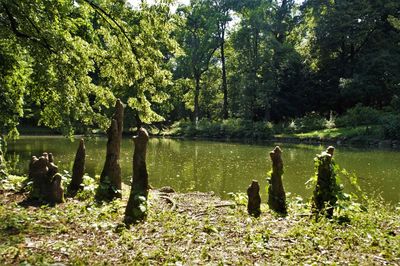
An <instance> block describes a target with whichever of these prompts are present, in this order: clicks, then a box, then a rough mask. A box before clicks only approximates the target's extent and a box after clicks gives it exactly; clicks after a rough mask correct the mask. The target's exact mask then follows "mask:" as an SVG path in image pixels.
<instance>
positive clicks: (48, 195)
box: [28, 153, 64, 204]
mask: <svg viewBox="0 0 400 266" xmlns="http://www.w3.org/2000/svg"><path fill="white" fill-rule="evenodd" d="M57 172H58V167H57V166H56V165H55V164H54V159H53V155H52V154H51V153H49V154H48V153H43V155H42V156H41V157H39V158H37V157H36V156H32V160H31V163H30V165H29V177H28V178H29V180H30V181H32V192H31V195H30V197H31V198H32V199H40V200H43V201H45V202H48V203H51V204H54V203H61V202H64V190H63V188H62V186H61V175H60V174H58V173H57Z"/></svg>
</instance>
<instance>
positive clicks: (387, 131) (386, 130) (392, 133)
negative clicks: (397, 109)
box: [382, 114, 400, 140]
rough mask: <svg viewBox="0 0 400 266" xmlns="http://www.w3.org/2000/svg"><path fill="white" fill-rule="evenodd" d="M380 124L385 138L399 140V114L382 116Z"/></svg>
mask: <svg viewBox="0 0 400 266" xmlns="http://www.w3.org/2000/svg"><path fill="white" fill-rule="evenodd" d="M382 126H383V134H384V137H385V138H387V139H396V140H400V115H398V114H392V115H386V116H385V117H383V118H382Z"/></svg>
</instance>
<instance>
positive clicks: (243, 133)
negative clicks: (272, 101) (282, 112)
mask: <svg viewBox="0 0 400 266" xmlns="http://www.w3.org/2000/svg"><path fill="white" fill-rule="evenodd" d="M176 126H178V127H179V130H178V134H180V135H183V136H187V137H204V138H255V139H268V138H271V137H272V135H273V133H274V132H273V128H272V124H271V123H268V122H252V121H248V120H243V119H234V118H231V119H227V120H222V121H210V120H208V119H202V120H200V121H199V123H198V125H197V126H196V125H195V124H194V123H192V122H185V121H181V122H180V123H179V125H176Z"/></svg>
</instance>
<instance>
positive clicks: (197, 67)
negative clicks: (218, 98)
mask: <svg viewBox="0 0 400 266" xmlns="http://www.w3.org/2000/svg"><path fill="white" fill-rule="evenodd" d="M208 10H209V8H208V7H207V6H206V5H205V4H204V3H203V2H202V1H198V0H196V1H192V2H191V5H190V6H186V7H182V8H180V9H179V10H178V14H179V15H180V16H181V17H182V19H183V20H182V28H181V30H180V31H179V32H178V36H177V38H178V42H179V43H180V44H181V47H182V50H183V51H184V53H185V54H184V55H183V56H181V57H180V58H178V65H179V67H181V68H182V70H181V71H182V73H183V77H189V78H192V79H194V82H195V90H194V115H193V121H194V122H195V123H196V124H197V122H198V120H199V95H200V89H201V84H200V82H201V78H202V75H203V74H204V73H205V72H206V71H207V70H208V69H209V66H210V62H211V59H212V56H213V55H214V52H215V51H216V50H217V49H218V47H219V43H218V38H217V36H216V32H217V30H216V27H217V24H216V23H215V21H214V20H212V19H211V18H208V17H207V12H208Z"/></svg>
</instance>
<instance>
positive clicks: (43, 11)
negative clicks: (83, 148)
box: [0, 0, 177, 134]
mask: <svg viewBox="0 0 400 266" xmlns="http://www.w3.org/2000/svg"><path fill="white" fill-rule="evenodd" d="M169 4H170V3H169V1H166V2H162V3H159V4H157V5H154V6H148V5H146V4H144V5H142V7H141V9H140V10H134V9H132V8H131V7H130V6H129V5H127V4H126V3H125V2H124V1H117V2H113V1H107V0H102V1H96V2H93V1H91V0H82V1H77V2H71V1H69V2H68V1H63V0H54V1H50V2H46V1H34V2H32V1H25V0H24V1H18V3H17V2H15V1H8V0H7V1H3V2H2V5H1V6H0V14H1V15H0V20H1V28H0V57H1V61H2V62H3V64H2V66H1V69H0V71H1V80H0V86H1V93H0V100H1V101H0V102H1V104H3V106H1V109H2V110H4V112H2V114H1V116H0V124H1V128H0V129H1V131H6V132H7V133H9V132H10V134H11V133H12V132H15V129H16V125H18V120H19V118H20V117H22V116H23V110H24V108H33V109H34V110H37V109H38V113H40V117H39V119H40V120H39V124H42V125H45V126H48V127H51V128H60V129H62V131H63V133H64V134H72V133H73V131H74V129H75V128H77V127H79V128H82V129H83V130H84V131H86V130H88V129H90V128H103V129H104V128H106V126H107V125H108V124H109V123H108V120H107V115H108V114H107V109H108V108H109V107H110V106H112V103H113V102H114V101H115V97H120V98H122V99H123V100H124V102H127V103H128V105H129V106H130V107H132V108H133V109H134V110H135V112H136V113H137V114H138V118H139V119H141V120H142V121H144V122H146V123H149V122H151V121H159V120H160V119H161V117H160V116H159V115H158V114H156V113H155V112H154V110H153V108H152V107H151V105H152V104H158V103H161V102H162V101H164V100H165V99H166V98H167V95H165V93H164V92H163V91H162V89H163V88H165V87H166V86H168V85H169V84H170V80H171V74H170V72H169V71H168V70H167V66H166V64H165V57H164V56H165V55H166V54H168V53H173V52H174V50H175V49H176V47H177V44H176V42H175V41H174V39H171V38H170V33H171V31H172V29H173V25H172V23H171V21H172V18H171V16H170V15H169ZM156 88H157V89H156Z"/></svg>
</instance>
